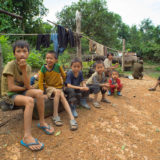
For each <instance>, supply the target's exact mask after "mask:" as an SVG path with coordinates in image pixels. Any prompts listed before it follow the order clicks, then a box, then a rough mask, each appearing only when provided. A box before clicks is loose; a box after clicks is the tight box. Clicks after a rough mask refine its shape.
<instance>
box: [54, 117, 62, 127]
mask: <svg viewBox="0 0 160 160" xmlns="http://www.w3.org/2000/svg"><path fill="white" fill-rule="evenodd" d="M52 120H53V123H54V124H55V125H56V126H62V125H63V123H62V121H61V119H60V117H59V116H57V117H52Z"/></svg>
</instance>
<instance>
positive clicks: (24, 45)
mask: <svg viewBox="0 0 160 160" xmlns="http://www.w3.org/2000/svg"><path fill="white" fill-rule="evenodd" d="M13 53H14V56H15V57H16V60H17V61H19V60H21V59H27V58H28V55H29V44H28V42H27V41H24V40H18V41H16V42H15V43H14V44H13Z"/></svg>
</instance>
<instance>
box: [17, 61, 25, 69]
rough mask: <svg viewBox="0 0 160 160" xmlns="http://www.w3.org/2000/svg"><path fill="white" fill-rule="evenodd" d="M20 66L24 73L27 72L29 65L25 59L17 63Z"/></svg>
mask: <svg viewBox="0 0 160 160" xmlns="http://www.w3.org/2000/svg"><path fill="white" fill-rule="evenodd" d="M17 63H18V65H19V68H20V69H21V70H22V71H23V70H26V67H27V63H26V60H25V59H20V61H18V62H17Z"/></svg>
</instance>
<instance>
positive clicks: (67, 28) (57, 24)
mask: <svg viewBox="0 0 160 160" xmlns="http://www.w3.org/2000/svg"><path fill="white" fill-rule="evenodd" d="M47 21H48V22H50V23H52V24H54V25H56V26H58V24H57V23H55V22H52V21H50V20H47ZM64 28H65V29H68V28H66V27H64ZM72 32H73V33H76V34H80V35H81V36H82V37H83V38H85V39H88V40H91V41H95V40H92V39H90V38H88V37H86V36H85V35H83V34H82V33H77V32H74V31H72ZM95 42H96V41H95ZM97 43H98V42H97ZM103 46H104V45H103ZM105 47H106V48H108V49H110V50H113V51H116V52H120V51H119V50H116V49H113V48H110V47H107V46H105Z"/></svg>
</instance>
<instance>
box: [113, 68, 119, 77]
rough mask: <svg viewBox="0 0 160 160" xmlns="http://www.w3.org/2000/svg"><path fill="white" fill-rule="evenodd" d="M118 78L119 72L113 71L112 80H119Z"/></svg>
mask: <svg viewBox="0 0 160 160" xmlns="http://www.w3.org/2000/svg"><path fill="white" fill-rule="evenodd" d="M118 77H119V73H118V71H115V70H113V71H112V78H113V79H117V78H118Z"/></svg>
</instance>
